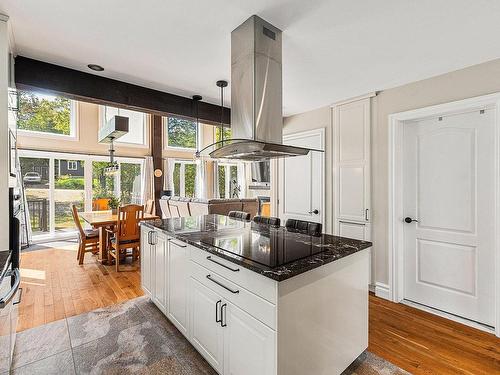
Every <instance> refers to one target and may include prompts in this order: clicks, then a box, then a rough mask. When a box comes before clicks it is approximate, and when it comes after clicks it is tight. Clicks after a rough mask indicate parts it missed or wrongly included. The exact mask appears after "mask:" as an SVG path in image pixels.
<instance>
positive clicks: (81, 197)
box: [19, 150, 143, 241]
mask: <svg viewBox="0 0 500 375" xmlns="http://www.w3.org/2000/svg"><path fill="white" fill-rule="evenodd" d="M19 156H20V163H21V174H22V179H23V184H24V189H25V194H26V198H27V203H28V211H29V215H30V221H31V229H32V233H33V239H34V240H35V241H37V240H44V239H53V238H63V237H73V236H75V233H76V228H75V224H74V221H73V217H72V213H71V207H72V205H76V207H77V209H78V211H80V212H82V211H90V210H92V208H93V202H94V201H95V200H96V199H98V198H109V197H111V196H115V197H117V198H120V199H121V203H122V204H129V203H135V204H143V202H142V180H143V175H142V173H143V160H142V159H135V158H116V161H117V162H118V164H119V165H120V168H119V170H118V172H117V173H114V174H112V175H107V174H106V173H105V171H104V169H105V167H106V166H107V165H108V159H107V158H106V157H104V156H88V155H74V154H66V153H48V152H41V151H28V150H20V151H19Z"/></svg>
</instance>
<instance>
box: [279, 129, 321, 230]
mask: <svg viewBox="0 0 500 375" xmlns="http://www.w3.org/2000/svg"><path fill="white" fill-rule="evenodd" d="M283 143H285V144H289V145H294V146H300V147H308V148H309V147H310V148H314V149H319V150H324V129H317V130H312V131H307V132H301V133H295V134H293V135H285V136H283ZM324 158H325V156H324V153H323V152H316V151H311V152H309V154H308V155H305V156H295V157H291V158H284V159H281V160H280V162H279V184H278V185H279V197H278V198H279V203H278V212H279V216H280V218H281V220H282V221H283V223H285V222H286V220H287V219H298V220H305V221H314V222H317V223H324V220H325V215H324V211H325V210H324V204H325V197H324V196H325V193H324V186H325V168H324Z"/></svg>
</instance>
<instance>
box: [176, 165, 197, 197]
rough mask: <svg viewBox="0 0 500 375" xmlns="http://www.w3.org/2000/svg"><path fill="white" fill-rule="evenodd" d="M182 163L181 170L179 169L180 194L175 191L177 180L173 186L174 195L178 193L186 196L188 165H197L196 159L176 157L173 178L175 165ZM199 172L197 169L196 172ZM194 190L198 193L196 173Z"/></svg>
mask: <svg viewBox="0 0 500 375" xmlns="http://www.w3.org/2000/svg"><path fill="white" fill-rule="evenodd" d="M176 164H180V166H181V167H180V170H179V190H180V191H179V194H176V191H175V181H174V185H173V186H172V188H173V192H174V195H177V196H178V197H186V165H194V166H195V168H196V167H197V164H196V161H194V160H186V159H174V165H173V167H174V168H173V170H172V179H173V173H174V170H175V165H176ZM197 173H198V170H197V169H196V174H197ZM194 192H195V195H196V175H195V185H194Z"/></svg>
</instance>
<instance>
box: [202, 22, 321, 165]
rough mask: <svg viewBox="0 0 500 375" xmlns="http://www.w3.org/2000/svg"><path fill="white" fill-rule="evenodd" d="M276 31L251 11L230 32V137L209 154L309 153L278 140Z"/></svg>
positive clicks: (251, 156)
mask: <svg viewBox="0 0 500 375" xmlns="http://www.w3.org/2000/svg"><path fill="white" fill-rule="evenodd" d="M281 35H282V32H281V30H280V29H278V28H276V27H274V26H273V25H271V24H270V23H268V22H266V21H264V20H263V19H262V18H260V17H258V16H255V15H254V16H252V17H250V18H249V19H247V20H246V21H245V22H244V23H243V24H241V25H240V26H239V27H237V28H236V29H235V30H233V32H232V33H231V130H232V139H231V140H229V141H225V142H220V143H219V144H218V145H217V146H218V148H217V149H215V150H214V151H212V152H211V153H210V156H211V157H213V158H231V159H240V160H251V161H256V160H265V159H271V158H279V157H288V156H298V155H307V154H308V153H309V151H310V150H309V149H307V148H302V147H295V146H288V145H283V144H282V142H283V133H282V132H283V110H282V107H283V104H282V78H281V76H282V69H281V55H282V53H281V50H282V47H281ZM316 151H321V152H322V150H316Z"/></svg>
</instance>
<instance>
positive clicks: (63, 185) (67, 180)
mask: <svg viewBox="0 0 500 375" xmlns="http://www.w3.org/2000/svg"><path fill="white" fill-rule="evenodd" d="M54 185H55V188H56V189H66V190H83V189H84V187H85V183H84V181H83V177H70V176H60V177H59V178H57V179H56V180H55V183H54Z"/></svg>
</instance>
